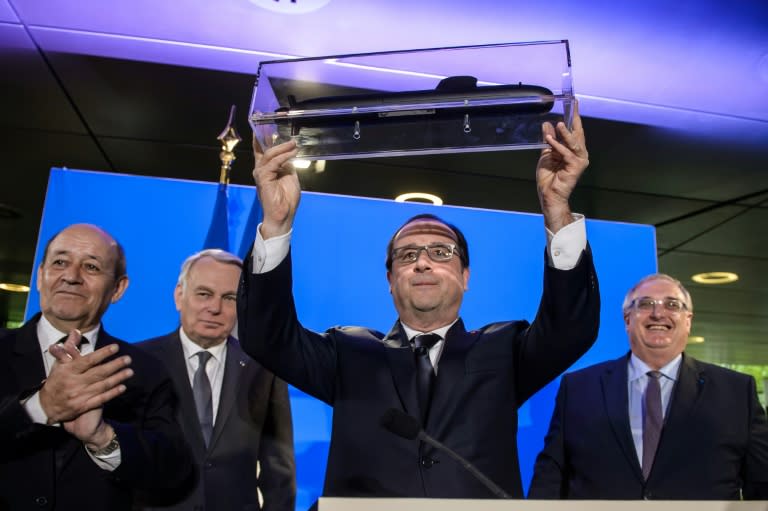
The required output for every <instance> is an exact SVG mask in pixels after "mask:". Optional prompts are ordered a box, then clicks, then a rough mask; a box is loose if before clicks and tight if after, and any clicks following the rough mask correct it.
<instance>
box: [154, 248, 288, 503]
mask: <svg viewBox="0 0 768 511" xmlns="http://www.w3.org/2000/svg"><path fill="white" fill-rule="evenodd" d="M241 268H242V261H241V260H240V259H239V258H238V257H237V256H235V255H233V254H230V253H228V252H225V251H223V250H216V249H209V250H203V251H201V252H198V253H196V254H194V255H192V256H190V257H189V258H187V260H186V261H184V263H183V265H182V267H181V273H180V275H179V279H178V283H177V285H176V289H175V292H174V301H175V302H176V309H177V310H178V311H179V316H180V320H181V326H180V328H178V329H177V330H174V331H173V332H171V333H169V334H167V335H164V336H162V337H158V338H156V339H152V340H149V341H146V342H144V343H142V344H141V345H140V346H141V347H142V348H144V349H145V350H146V351H147V352H149V353H151V354H153V355H154V356H155V357H157V358H158V359H160V360H161V361H162V362H163V363H164V364H165V365H166V367H167V368H168V370H169V371H170V373H171V377H172V379H173V381H174V384H175V386H176V390H177V392H178V394H179V400H180V406H179V409H178V413H177V420H178V422H179V423H180V425H181V428H182V430H183V431H184V434H185V436H186V438H187V441H188V442H189V444H190V446H191V447H192V452H193V455H194V458H195V464H196V466H197V471H196V474H195V476H194V477H193V478H192V479H190V480H189V481H188V483H187V485H186V486H185V487H184V488H183V489H182V491H178V492H173V493H169V494H167V495H166V498H164V499H163V500H162V501H148V502H147V503H146V504H147V505H148V506H155V507H158V508H161V509H177V510H187V509H198V508H199V509H206V510H216V509H221V510H235V509H237V510H246V509H248V510H252V509H253V510H255V509H265V510H274V511H279V510H288V509H293V508H294V501H295V497H296V476H295V464H294V456H293V427H292V422H291V408H290V402H289V400H288V388H287V385H286V384H285V382H283V381H282V380H279V379H277V378H275V376H274V375H273V374H272V373H270V372H269V371H267V370H266V369H264V368H263V367H261V366H260V365H259V364H258V363H256V362H255V361H253V360H251V359H250V358H249V357H248V355H246V354H245V353H244V352H243V351H242V350H241V349H240V344H239V343H238V342H237V340H236V339H234V338H233V337H231V335H230V334H231V332H232V329H233V328H234V327H235V323H236V319H237V311H236V307H235V303H236V299H237V285H238V281H239V279H240V272H241ZM259 493H261V498H260V496H259V495H258V494H259Z"/></svg>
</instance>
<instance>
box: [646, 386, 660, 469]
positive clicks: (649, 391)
mask: <svg viewBox="0 0 768 511" xmlns="http://www.w3.org/2000/svg"><path fill="white" fill-rule="evenodd" d="M660 377H661V373H660V372H659V371H648V386H647V387H646V389H645V410H644V411H645V413H644V414H643V478H644V479H648V474H650V473H651V467H652V466H653V458H654V457H655V456H656V448H657V447H658V446H659V438H661V428H662V426H663V424H664V416H663V415H662V413H661V387H660V385H659V378H660Z"/></svg>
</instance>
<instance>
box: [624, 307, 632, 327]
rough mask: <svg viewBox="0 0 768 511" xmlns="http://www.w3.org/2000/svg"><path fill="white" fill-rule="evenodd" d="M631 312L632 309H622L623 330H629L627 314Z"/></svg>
mask: <svg viewBox="0 0 768 511" xmlns="http://www.w3.org/2000/svg"><path fill="white" fill-rule="evenodd" d="M630 314H632V311H629V310H626V311H624V330H626V331H627V332H629V315H630Z"/></svg>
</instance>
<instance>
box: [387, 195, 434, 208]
mask: <svg viewBox="0 0 768 511" xmlns="http://www.w3.org/2000/svg"><path fill="white" fill-rule="evenodd" d="M395 202H431V203H432V204H434V205H435V206H442V205H443V199H441V198H440V197H438V196H437V195H432V194H431V193H423V192H410V193H404V194H402V195H398V196H397V197H395Z"/></svg>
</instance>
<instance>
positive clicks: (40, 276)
mask: <svg viewBox="0 0 768 511" xmlns="http://www.w3.org/2000/svg"><path fill="white" fill-rule="evenodd" d="M42 280H43V263H40V266H38V267H37V282H35V287H36V288H37V292H38V293H39V292H40V287H41V286H42V284H41V282H42Z"/></svg>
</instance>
